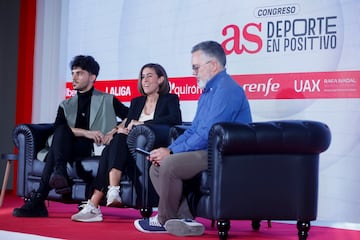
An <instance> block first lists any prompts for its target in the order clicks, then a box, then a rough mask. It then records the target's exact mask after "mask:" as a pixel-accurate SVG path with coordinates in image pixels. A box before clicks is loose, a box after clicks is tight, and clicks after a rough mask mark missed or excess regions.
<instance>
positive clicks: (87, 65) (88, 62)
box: [70, 55, 100, 77]
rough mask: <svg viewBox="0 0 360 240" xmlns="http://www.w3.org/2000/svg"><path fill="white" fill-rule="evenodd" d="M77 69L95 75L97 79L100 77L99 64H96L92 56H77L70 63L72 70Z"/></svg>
mask: <svg viewBox="0 0 360 240" xmlns="http://www.w3.org/2000/svg"><path fill="white" fill-rule="evenodd" d="M77 67H79V68H81V69H82V70H85V71H88V72H89V73H91V74H94V75H95V76H96V77H97V76H98V75H99V70H100V66H99V63H98V62H96V61H95V59H94V58H93V57H92V56H84V55H78V56H75V57H74V59H73V60H72V61H71V62H70V69H71V70H73V69H74V68H77Z"/></svg>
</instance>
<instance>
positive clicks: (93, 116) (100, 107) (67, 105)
mask: <svg viewBox="0 0 360 240" xmlns="http://www.w3.org/2000/svg"><path fill="white" fill-rule="evenodd" d="M60 107H62V108H63V109H64V114H65V118H66V120H67V123H68V125H69V127H75V122H76V116H77V108H78V96H77V95H75V96H73V97H71V98H69V99H67V100H64V101H62V102H61V103H60ZM116 124H117V120H116V114H115V111H114V105H113V95H110V94H108V93H104V92H100V91H98V90H96V89H94V92H93V94H92V96H91V103H90V119H89V130H100V131H101V132H102V133H103V134H106V133H107V132H109V131H110V130H111V129H112V128H114V127H115V126H116ZM52 136H53V135H51V136H50V137H49V138H48V140H47V143H46V146H45V148H44V149H42V150H40V151H39V152H38V153H37V159H39V160H40V161H44V160H45V157H46V155H47V153H48V151H49V147H50V146H51V142H52Z"/></svg>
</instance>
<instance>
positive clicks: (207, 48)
mask: <svg viewBox="0 0 360 240" xmlns="http://www.w3.org/2000/svg"><path fill="white" fill-rule="evenodd" d="M199 50H200V51H202V52H203V53H204V54H205V55H207V56H209V57H213V58H216V59H217V60H218V61H219V63H220V64H221V65H222V66H223V67H225V65H226V55H225V51H224V49H223V48H222V46H221V45H220V44H219V43H217V42H215V41H204V42H201V43H198V44H196V45H195V46H194V47H193V48H192V50H191V53H194V52H196V51H199Z"/></svg>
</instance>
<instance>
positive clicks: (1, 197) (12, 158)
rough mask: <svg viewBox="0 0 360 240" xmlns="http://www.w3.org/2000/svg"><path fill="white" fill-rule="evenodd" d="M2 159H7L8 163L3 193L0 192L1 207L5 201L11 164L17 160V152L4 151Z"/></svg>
mask: <svg viewBox="0 0 360 240" xmlns="http://www.w3.org/2000/svg"><path fill="white" fill-rule="evenodd" d="M1 160H7V163H6V169H5V174H4V179H3V184H2V188H1V194H0V207H1V206H2V204H3V202H4V197H5V191H6V187H7V183H8V179H9V174H10V167H11V164H12V163H13V161H15V160H17V154H14V153H3V154H1Z"/></svg>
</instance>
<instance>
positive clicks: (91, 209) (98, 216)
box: [71, 200, 103, 222]
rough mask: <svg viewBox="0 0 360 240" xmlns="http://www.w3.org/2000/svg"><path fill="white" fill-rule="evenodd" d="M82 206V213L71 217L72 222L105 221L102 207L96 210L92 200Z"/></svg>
mask: <svg viewBox="0 0 360 240" xmlns="http://www.w3.org/2000/svg"><path fill="white" fill-rule="evenodd" d="M82 206H83V208H82V209H81V211H80V212H78V213H76V214H74V215H72V216H71V220H73V221H78V222H101V221H102V220H103V217H102V213H101V211H100V206H98V207H97V208H96V207H95V206H94V204H93V203H92V202H91V201H90V200H88V202H87V203H86V204H84V205H82Z"/></svg>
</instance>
